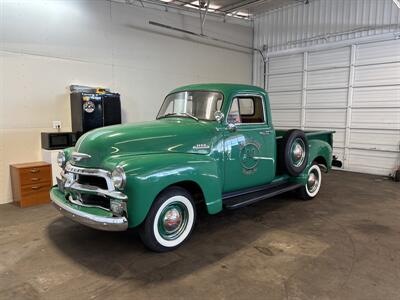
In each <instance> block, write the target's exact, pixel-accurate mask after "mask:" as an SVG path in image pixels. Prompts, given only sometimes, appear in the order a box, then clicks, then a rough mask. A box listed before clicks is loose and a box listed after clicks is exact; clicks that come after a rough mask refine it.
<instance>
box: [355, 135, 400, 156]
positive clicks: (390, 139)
mask: <svg viewBox="0 0 400 300" xmlns="http://www.w3.org/2000/svg"><path fill="white" fill-rule="evenodd" d="M350 144H351V147H354V148H360V149H369V150H383V151H394V152H395V151H399V150H400V130H365V129H353V130H352V131H351V135H350Z"/></svg>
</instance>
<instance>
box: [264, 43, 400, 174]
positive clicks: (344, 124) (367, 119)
mask: <svg viewBox="0 0 400 300" xmlns="http://www.w3.org/2000/svg"><path fill="white" fill-rule="evenodd" d="M267 86H268V90H269V92H270V98H271V108H272V114H273V120H274V123H275V127H277V128H293V127H302V128H303V129H305V130H318V129H332V130H336V134H335V136H334V154H335V155H337V156H338V157H339V159H342V160H343V162H344V168H345V169H348V170H352V171H358V172H365V173H372V174H382V175H389V174H390V173H392V172H393V171H394V169H395V168H397V167H398V164H399V159H400V154H399V150H400V40H399V39H397V40H389V41H380V42H370V43H364V44H359V45H352V46H346V47H340V48H336V49H329V50H315V51H314V50H313V48H312V47H310V48H309V49H308V51H306V52H305V53H297V54H294V55H281V56H280V55H279V53H278V54H277V55H274V57H271V58H270V59H269V65H268V78H267Z"/></svg>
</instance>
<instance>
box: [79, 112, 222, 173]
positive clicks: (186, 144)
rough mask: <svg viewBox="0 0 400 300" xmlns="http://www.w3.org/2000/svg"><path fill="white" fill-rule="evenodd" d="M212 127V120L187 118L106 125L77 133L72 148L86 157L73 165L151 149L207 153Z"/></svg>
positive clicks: (89, 164)
mask: <svg viewBox="0 0 400 300" xmlns="http://www.w3.org/2000/svg"><path fill="white" fill-rule="evenodd" d="M215 133H216V128H215V123H214V122H204V121H196V120H192V119H188V118H165V119H161V120H156V121H151V122H144V123H132V124H124V125H114V126H107V127H103V128H99V129H95V130H92V131H90V132H88V133H86V134H84V135H83V136H81V137H80V138H79V140H78V142H77V143H76V146H75V151H76V152H79V153H85V154H89V155H90V158H89V159H84V160H81V161H79V162H73V164H74V165H79V166H86V167H99V166H100V165H102V162H104V160H113V161H115V160H118V161H121V160H123V159H124V158H126V157H128V156H133V155H144V154H154V153H197V154H208V153H209V151H210V149H211V148H212V145H211V144H212V139H213V137H214V136H215Z"/></svg>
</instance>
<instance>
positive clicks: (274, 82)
mask: <svg viewBox="0 0 400 300" xmlns="http://www.w3.org/2000/svg"><path fill="white" fill-rule="evenodd" d="M268 79H269V81H268V91H271V92H275V91H299V90H301V87H302V80H303V76H302V74H301V73H291V74H282V75H270V76H269V77H268Z"/></svg>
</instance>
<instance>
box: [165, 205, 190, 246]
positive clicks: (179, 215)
mask: <svg viewBox="0 0 400 300" xmlns="http://www.w3.org/2000/svg"><path fill="white" fill-rule="evenodd" d="M188 219H189V214H188V211H187V208H186V206H185V205H183V204H182V203H181V202H173V203H171V204H169V205H168V206H166V207H165V208H164V209H163V211H162V212H161V214H160V217H159V219H158V232H159V233H160V235H161V237H162V238H164V239H166V240H175V239H176V238H178V237H179V236H180V235H181V234H182V232H184V231H185V229H186V226H187V224H188Z"/></svg>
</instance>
